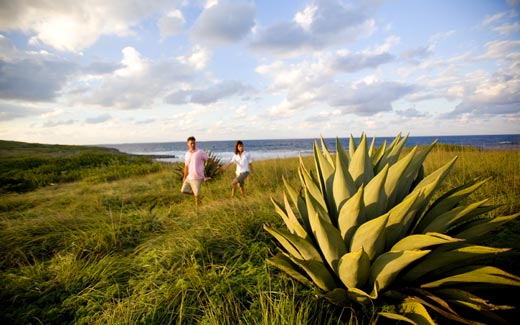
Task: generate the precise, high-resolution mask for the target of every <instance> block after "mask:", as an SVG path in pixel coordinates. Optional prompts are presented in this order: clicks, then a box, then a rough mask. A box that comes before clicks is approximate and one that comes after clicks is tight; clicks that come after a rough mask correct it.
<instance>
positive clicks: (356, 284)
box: [336, 248, 370, 288]
mask: <svg viewBox="0 0 520 325" xmlns="http://www.w3.org/2000/svg"><path fill="white" fill-rule="evenodd" d="M369 272H370V259H369V258H368V255H367V254H366V253H365V252H364V251H363V249H362V248H360V249H358V250H357V251H355V252H351V253H346V254H345V255H343V256H342V257H341V258H340V260H339V262H338V271H337V273H336V274H337V275H338V277H339V278H340V280H341V282H343V284H344V285H345V286H346V287H347V288H362V287H364V286H365V284H366V282H367V280H368V273H369Z"/></svg>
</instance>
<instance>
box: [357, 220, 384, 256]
mask: <svg viewBox="0 0 520 325" xmlns="http://www.w3.org/2000/svg"><path fill="white" fill-rule="evenodd" d="M387 222H388V214H384V215H382V216H380V217H377V218H375V219H372V220H370V221H367V222H365V223H363V224H362V225H361V226H359V227H358V228H357V229H356V231H355V232H354V235H352V241H351V243H350V250H349V251H350V252H354V251H357V250H358V249H360V248H363V250H364V251H365V252H366V253H367V254H368V257H369V258H370V260H371V261H372V260H373V259H374V258H375V257H377V256H378V255H379V254H381V252H383V251H384V249H385V226H386V223H387Z"/></svg>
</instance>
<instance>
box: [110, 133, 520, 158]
mask: <svg viewBox="0 0 520 325" xmlns="http://www.w3.org/2000/svg"><path fill="white" fill-rule="evenodd" d="M394 138H395V137H380V138H378V137H376V142H375V144H376V146H379V145H381V144H382V143H383V141H385V140H386V141H387V144H389V143H390V142H391V141H392V140H393V139H394ZM436 139H437V140H438V143H439V144H453V145H460V146H473V147H476V148H479V149H483V150H486V149H503V150H511V149H519V148H520V134H505V135H463V136H437V137H435V136H415V137H412V136H409V137H408V139H407V140H406V144H405V146H407V147H413V146H415V145H420V146H421V145H428V144H431V143H432V142H433V141H435V140H436ZM316 140H317V141H318V143H319V140H320V139H319V138H309V139H268V140H242V141H243V142H244V149H245V150H246V151H248V152H249V153H250V154H251V155H252V156H253V159H254V160H264V159H275V158H288V157H297V156H298V155H299V154H301V155H303V156H306V155H311V154H312V152H313V151H312V148H313V144H314V141H316ZM339 140H340V142H341V145H342V146H343V147H344V148H345V149H347V148H348V143H349V138H348V137H347V138H340V139H339ZM355 140H356V143H358V142H359V138H355ZM368 140H369V143H370V141H372V138H371V137H369V138H368ZM324 141H325V144H326V145H327V148H329V150H335V149H336V139H335V138H326V139H324ZM101 146H103V147H109V148H116V149H118V150H119V151H121V152H126V153H131V154H139V155H168V156H174V158H159V159H157V160H160V161H166V162H179V161H182V159H183V157H184V153H185V152H186V150H187V146H186V142H184V141H182V142H161V143H124V144H104V145H101ZM234 147H235V140H229V141H197V148H199V149H204V150H206V151H211V152H213V154H215V155H216V156H217V157H219V158H221V159H222V161H223V162H226V161H228V160H230V159H231V157H232V156H233V151H234Z"/></svg>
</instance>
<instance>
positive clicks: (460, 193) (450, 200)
mask: <svg viewBox="0 0 520 325" xmlns="http://www.w3.org/2000/svg"><path fill="white" fill-rule="evenodd" d="M487 181H488V179H486V180H482V181H479V180H478V179H475V180H473V181H471V182H469V183H465V184H464V185H462V186H459V187H456V188H454V189H452V190H450V191H448V192H446V193H445V194H444V195H442V196H441V197H439V198H438V199H437V200H435V202H434V203H433V204H432V206H431V207H430V208H429V209H428V212H427V213H426V214H425V215H424V217H423V220H424V223H425V224H430V223H431V222H432V221H433V220H434V219H435V218H437V217H438V216H440V215H441V214H443V213H446V212H447V211H450V210H451V209H453V208H454V207H456V206H457V205H458V204H459V203H460V202H461V201H462V200H464V199H465V198H467V197H468V196H469V195H470V194H471V193H473V192H475V191H476V190H477V189H478V188H479V187H481V186H482V184H484V183H485V182H487Z"/></svg>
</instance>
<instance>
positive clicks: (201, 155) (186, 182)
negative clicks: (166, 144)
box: [181, 136, 211, 208]
mask: <svg viewBox="0 0 520 325" xmlns="http://www.w3.org/2000/svg"><path fill="white" fill-rule="evenodd" d="M187 145H188V149H189V150H188V151H187V152H186V154H185V155H184V175H183V177H182V188H181V192H182V193H184V194H193V196H194V197H195V206H196V207H197V208H198V207H199V201H200V199H199V197H200V188H201V186H202V182H203V181H205V180H206V176H205V175H204V163H205V162H206V161H207V160H210V161H211V158H209V156H208V154H207V153H206V152H205V151H204V150H200V149H197V148H196V144H195V137H193V136H191V137H189V138H188V140H187Z"/></svg>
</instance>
